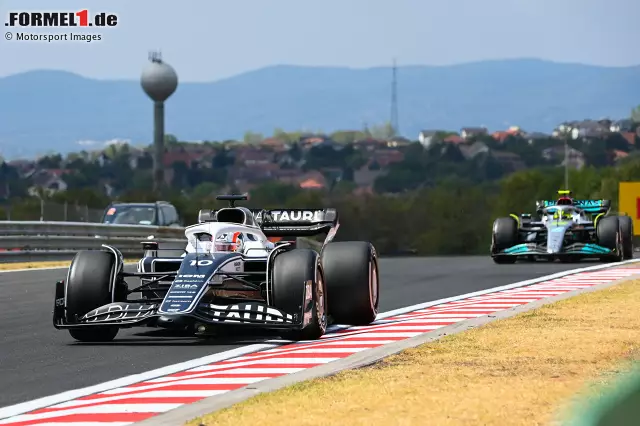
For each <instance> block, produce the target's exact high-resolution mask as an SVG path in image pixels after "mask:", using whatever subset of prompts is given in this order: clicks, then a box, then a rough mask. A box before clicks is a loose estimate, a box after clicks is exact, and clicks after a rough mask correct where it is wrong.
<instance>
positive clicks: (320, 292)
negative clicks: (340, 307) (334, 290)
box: [315, 271, 327, 330]
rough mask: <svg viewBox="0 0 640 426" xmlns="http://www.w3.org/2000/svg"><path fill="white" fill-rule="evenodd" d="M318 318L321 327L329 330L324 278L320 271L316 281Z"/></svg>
mask: <svg viewBox="0 0 640 426" xmlns="http://www.w3.org/2000/svg"><path fill="white" fill-rule="evenodd" d="M315 305H316V317H317V318H318V323H319V325H320V327H321V328H322V329H323V330H325V329H326V328H327V314H326V307H325V303H324V277H323V276H322V273H320V272H319V271H318V277H317V279H316V303H315Z"/></svg>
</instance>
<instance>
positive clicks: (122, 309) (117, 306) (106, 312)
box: [82, 302, 155, 323]
mask: <svg viewBox="0 0 640 426" xmlns="http://www.w3.org/2000/svg"><path fill="white" fill-rule="evenodd" d="M154 311H155V305H143V304H141V303H121V302H117V303H112V304H109V305H105V306H101V307H100V308H97V309H94V310H93V311H90V312H89V313H87V314H86V315H85V316H83V317H82V319H84V320H86V322H89V323H92V322H110V321H120V320H134V319H141V318H145V317H148V316H150V315H152V314H153V313H154Z"/></svg>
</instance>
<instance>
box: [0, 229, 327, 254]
mask: <svg viewBox="0 0 640 426" xmlns="http://www.w3.org/2000/svg"><path fill="white" fill-rule="evenodd" d="M145 240H153V241H157V242H159V243H160V248H163V246H164V248H167V249H172V250H176V249H180V250H181V249H183V248H184V247H185V244H186V242H187V240H186V237H185V235H184V228H179V227H158V226H147V225H112V224H102V223H86V222H45V221H42V222H41V221H24V222H17V221H0V262H2V263H7V262H31V261H56V260H71V259H72V258H73V256H74V255H75V254H76V253H77V252H78V251H80V250H100V249H101V248H102V244H108V245H111V246H114V247H117V248H118V249H119V250H120V251H121V252H122V254H123V256H124V257H125V258H137V257H140V256H142V255H143V254H144V251H143V250H142V244H141V243H142V241H145ZM297 245H298V247H305V248H313V249H315V250H319V249H320V247H321V244H320V243H318V242H316V241H313V240H310V239H306V238H299V239H298V240H297Z"/></svg>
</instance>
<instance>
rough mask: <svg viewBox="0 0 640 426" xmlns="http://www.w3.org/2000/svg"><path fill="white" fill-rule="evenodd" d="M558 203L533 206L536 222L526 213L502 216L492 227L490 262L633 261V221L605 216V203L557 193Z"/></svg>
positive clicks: (608, 206)
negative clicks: (522, 260)
mask: <svg viewBox="0 0 640 426" xmlns="http://www.w3.org/2000/svg"><path fill="white" fill-rule="evenodd" d="M558 193H559V194H560V195H561V197H560V198H558V199H557V200H541V201H537V202H536V208H537V209H536V212H537V214H538V216H539V217H538V219H537V220H534V219H533V218H532V216H531V215H530V214H521V215H519V216H518V215H515V214H512V215H511V216H510V217H502V218H498V219H496V220H495V222H494V223H493V233H492V239H491V257H492V258H493V260H494V262H495V263H499V264H504V263H515V262H516V261H517V260H518V259H527V260H538V259H541V258H544V259H546V260H548V261H554V260H555V259H558V260H560V261H561V262H572V261H578V260H580V259H584V258H599V259H600V260H601V261H604V262H618V261H621V260H623V259H630V258H632V257H633V222H632V220H631V218H630V217H629V216H613V215H611V216H609V215H607V214H608V213H609V210H610V208H611V201H609V200H575V199H573V198H571V197H570V192H569V191H558Z"/></svg>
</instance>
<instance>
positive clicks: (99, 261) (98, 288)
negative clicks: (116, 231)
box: [66, 250, 118, 342]
mask: <svg viewBox="0 0 640 426" xmlns="http://www.w3.org/2000/svg"><path fill="white" fill-rule="evenodd" d="M115 273H116V270H115V256H114V255H113V254H111V253H109V252H106V251H99V250H88V251H81V252H79V253H78V254H76V256H75V257H74V258H73V261H72V262H71V266H69V275H68V277H67V282H66V303H67V309H66V317H67V318H66V319H67V322H70V323H75V322H76V321H77V318H79V317H81V316H83V315H84V314H86V313H87V312H89V311H91V310H93V309H96V308H99V307H100V306H103V305H106V304H108V303H111V291H110V287H111V283H112V282H113V279H114V274H115ZM69 334H71V337H73V338H74V339H76V340H78V341H80V342H109V341H111V340H113V339H114V338H115V337H116V335H117V334H118V329H117V328H113V327H105V328H103V327H97V326H90V327H87V328H77V329H73V328H72V329H69Z"/></svg>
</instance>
